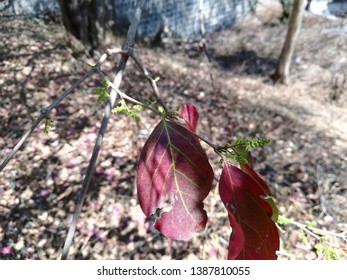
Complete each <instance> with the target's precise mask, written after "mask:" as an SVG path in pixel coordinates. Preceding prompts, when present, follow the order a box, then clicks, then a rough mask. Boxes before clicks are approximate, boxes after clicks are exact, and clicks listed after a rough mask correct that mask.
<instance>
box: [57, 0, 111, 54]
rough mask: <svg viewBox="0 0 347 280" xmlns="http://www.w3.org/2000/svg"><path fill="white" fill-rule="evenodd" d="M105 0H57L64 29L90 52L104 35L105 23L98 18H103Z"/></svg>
mask: <svg viewBox="0 0 347 280" xmlns="http://www.w3.org/2000/svg"><path fill="white" fill-rule="evenodd" d="M105 2H107V1H100V0H59V4H60V9H61V14H62V19H63V23H64V26H65V28H66V30H67V31H68V32H69V33H70V34H71V35H73V36H74V37H75V38H77V39H78V40H80V41H81V42H82V44H83V45H84V46H85V47H86V49H87V51H88V52H89V53H90V54H92V53H93V50H95V49H97V48H98V47H99V42H100V40H101V38H103V37H104V26H105V24H104V22H103V20H101V21H100V19H104V15H105V11H106V8H107V7H106V4H105ZM97 12H98V14H96V13H97ZM70 39H71V38H70ZM72 43H73V42H72Z"/></svg>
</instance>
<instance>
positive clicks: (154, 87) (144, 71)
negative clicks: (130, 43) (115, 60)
mask: <svg viewBox="0 0 347 280" xmlns="http://www.w3.org/2000/svg"><path fill="white" fill-rule="evenodd" d="M129 56H130V57H131V58H132V59H133V60H134V62H135V63H136V65H137V66H138V67H139V68H140V70H141V72H142V74H143V75H144V76H145V77H146V79H147V81H148V82H149V84H150V85H151V87H152V90H153V93H154V95H155V97H156V98H157V101H158V102H159V103H160V105H161V106H162V107H163V108H164V110H165V112H166V113H168V112H169V110H168V109H167V107H166V106H165V104H164V102H163V101H162V100H161V97H160V93H159V90H158V87H157V83H156V82H155V80H154V79H153V78H152V75H151V74H150V73H149V72H148V71H147V69H146V68H145V66H144V65H143V63H142V62H141V60H140V59H139V58H138V56H137V55H136V53H135V52H134V50H133V49H130V50H129Z"/></svg>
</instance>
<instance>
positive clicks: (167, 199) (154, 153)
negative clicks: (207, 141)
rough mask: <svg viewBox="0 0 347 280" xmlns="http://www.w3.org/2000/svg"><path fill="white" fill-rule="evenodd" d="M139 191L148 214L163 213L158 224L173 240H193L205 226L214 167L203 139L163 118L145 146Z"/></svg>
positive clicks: (140, 161)
mask: <svg viewBox="0 0 347 280" xmlns="http://www.w3.org/2000/svg"><path fill="white" fill-rule="evenodd" d="M136 181H137V192H138V197H139V201H140V205H141V208H142V210H143V212H144V213H145V215H146V216H149V215H151V214H153V213H154V212H155V211H156V210H157V209H158V208H162V211H163V213H162V214H161V216H160V218H158V220H157V221H156V223H155V225H154V227H155V228H156V229H157V230H159V231H160V232H161V233H162V234H164V235H165V236H167V237H169V238H172V239H189V238H191V237H192V236H193V235H194V233H195V232H197V231H201V230H203V229H204V228H205V226H206V222H207V214H206V211H205V210H204V209H203V206H204V205H203V200H204V199H205V198H206V196H207V195H208V193H209V192H210V190H211V188H212V181H213V170H212V168H211V166H210V164H209V162H208V160H207V156H206V154H205V152H204V150H203V149H202V147H201V145H200V142H199V140H198V139H197V138H196V137H195V136H194V135H193V134H192V133H191V132H189V130H187V129H185V128H184V127H182V126H180V125H178V124H175V123H173V122H170V121H166V120H162V121H161V122H160V123H159V124H158V125H157V126H156V128H155V129H154V130H153V132H152V134H151V135H150V137H149V138H148V140H147V142H146V144H145V146H144V147H143V149H142V152H141V155H140V159H139V164H138V171H137V180H136Z"/></svg>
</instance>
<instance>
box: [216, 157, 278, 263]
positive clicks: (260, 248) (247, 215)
mask: <svg viewBox="0 0 347 280" xmlns="http://www.w3.org/2000/svg"><path fill="white" fill-rule="evenodd" d="M219 194H220V197H221V199H222V201H223V203H224V205H225V207H226V208H227V210H228V214H229V222H230V225H231V227H232V233H231V235H230V240H229V250H228V259H240V260H258V259H263V260H271V259H277V256H276V251H277V250H278V249H279V234H278V230H277V228H276V224H275V223H274V222H273V221H272V220H271V216H272V208H271V206H270V205H269V204H268V203H267V202H266V201H265V200H264V199H263V198H262V196H264V195H265V193H264V191H263V189H262V188H261V187H260V186H259V184H258V183H257V182H256V181H255V180H254V179H253V178H252V177H251V176H250V175H248V174H247V173H245V172H244V171H242V170H241V169H239V168H237V167H235V166H233V165H229V164H225V165H224V168H223V171H222V174H221V177H220V180H219Z"/></svg>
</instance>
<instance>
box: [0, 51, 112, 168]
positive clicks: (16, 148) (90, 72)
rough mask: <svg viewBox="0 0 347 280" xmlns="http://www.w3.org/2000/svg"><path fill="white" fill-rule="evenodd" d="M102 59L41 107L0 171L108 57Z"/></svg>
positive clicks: (7, 156) (5, 159)
mask: <svg viewBox="0 0 347 280" xmlns="http://www.w3.org/2000/svg"><path fill="white" fill-rule="evenodd" d="M102 59H103V60H102ZM102 59H100V60H99V62H98V63H97V64H96V65H95V66H94V67H93V68H92V69H90V70H89V71H88V72H87V73H85V74H84V75H83V76H82V77H81V78H80V79H79V80H78V81H77V82H76V83H74V84H73V85H72V86H71V87H70V88H69V89H67V90H66V91H65V92H64V93H63V94H62V95H60V96H59V97H58V98H57V99H55V100H54V101H53V102H52V103H51V104H50V105H49V106H48V107H46V108H43V109H41V115H40V116H39V117H38V118H37V119H36V120H35V121H34V123H33V124H32V125H31V127H30V128H29V129H28V130H27V132H26V133H25V134H24V135H23V136H22V137H21V139H20V140H19V142H18V143H17V145H16V146H15V147H14V148H13V149H12V150H11V151H10V152H9V153H8V154H7V155H6V157H5V158H4V160H3V161H2V162H1V164H0V172H1V171H2V170H3V169H4V168H5V167H6V165H7V164H8V162H9V161H10V160H11V159H12V158H13V156H14V155H15V154H16V152H17V151H18V150H19V149H20V148H21V147H22V146H23V144H24V142H25V141H26V140H27V139H28V137H29V136H30V134H31V133H32V132H33V131H34V130H35V128H36V127H37V126H38V125H39V124H40V122H41V121H42V120H43V119H44V118H45V117H46V116H47V115H48V114H49V113H50V112H51V111H52V109H53V108H55V107H56V106H57V105H58V104H59V103H60V102H61V101H62V100H63V99H64V98H65V97H67V96H68V95H69V94H70V93H71V92H73V91H74V90H75V88H77V87H78V86H79V85H80V84H81V83H82V82H84V80H85V79H87V78H88V77H89V76H91V75H92V74H94V73H95V72H97V69H99V67H100V63H102V62H103V61H104V59H106V57H105V56H102Z"/></svg>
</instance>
